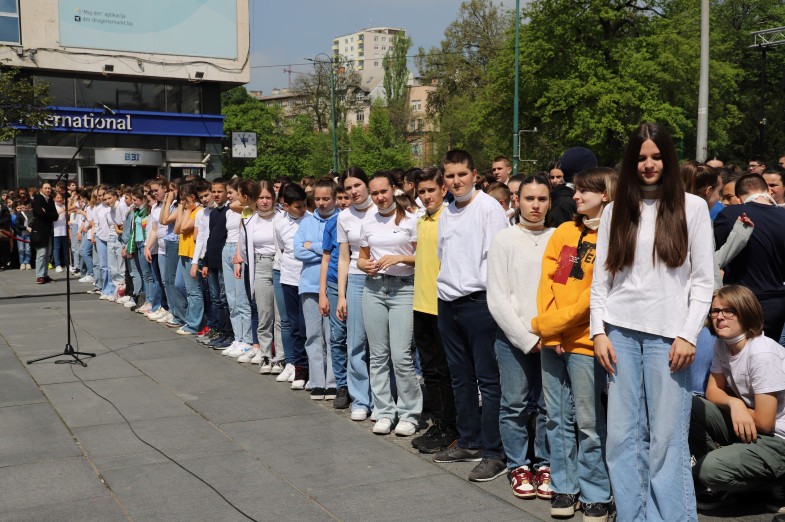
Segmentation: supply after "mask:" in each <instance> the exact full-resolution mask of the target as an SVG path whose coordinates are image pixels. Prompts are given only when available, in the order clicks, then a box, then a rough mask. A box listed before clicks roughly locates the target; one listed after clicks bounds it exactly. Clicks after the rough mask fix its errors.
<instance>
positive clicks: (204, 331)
mask: <svg viewBox="0 0 785 522" xmlns="http://www.w3.org/2000/svg"><path fill="white" fill-rule="evenodd" d="M209 333H210V327H209V326H205V327H204V328H202V329H201V331H200V332H199V333H198V334H196V336H197V337H198V338H199V339H201V338H202V337H204V336H205V335H207V334H209Z"/></svg>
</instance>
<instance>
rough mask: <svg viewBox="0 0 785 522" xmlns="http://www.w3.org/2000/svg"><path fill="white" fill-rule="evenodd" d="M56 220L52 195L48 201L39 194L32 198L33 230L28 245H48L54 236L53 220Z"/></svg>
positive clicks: (34, 246)
mask: <svg viewBox="0 0 785 522" xmlns="http://www.w3.org/2000/svg"><path fill="white" fill-rule="evenodd" d="M55 221H57V208H56V207H55V200H54V198H53V197H50V198H49V201H47V200H46V198H44V196H42V195H41V194H36V195H35V197H34V198H33V225H32V226H31V227H30V228H32V229H33V232H32V233H31V234H30V246H32V247H33V248H43V247H46V246H47V245H49V240H50V238H52V237H53V236H54V222H55Z"/></svg>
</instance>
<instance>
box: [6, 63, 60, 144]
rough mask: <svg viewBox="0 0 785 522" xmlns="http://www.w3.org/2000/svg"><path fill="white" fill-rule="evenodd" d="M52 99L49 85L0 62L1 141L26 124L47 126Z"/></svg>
mask: <svg viewBox="0 0 785 522" xmlns="http://www.w3.org/2000/svg"><path fill="white" fill-rule="evenodd" d="M50 101H51V98H50V97H49V85H48V84H45V83H40V82H33V80H32V78H30V77H23V76H22V75H21V72H20V70H19V69H18V68H16V67H9V66H7V65H3V64H2V63H0V141H8V140H12V139H13V138H14V137H15V136H16V135H18V134H19V133H20V132H22V129H19V128H16V127H14V125H18V126H22V127H27V128H42V127H45V126H46V118H47V117H48V116H49V114H50V113H49V111H48V110H47V109H46V106H47V105H48V104H49V102H50Z"/></svg>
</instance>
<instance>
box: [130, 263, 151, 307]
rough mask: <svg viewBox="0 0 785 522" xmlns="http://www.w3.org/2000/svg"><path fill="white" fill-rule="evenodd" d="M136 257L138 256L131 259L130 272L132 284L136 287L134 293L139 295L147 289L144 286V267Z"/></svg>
mask: <svg viewBox="0 0 785 522" xmlns="http://www.w3.org/2000/svg"><path fill="white" fill-rule="evenodd" d="M136 258H137V256H134V257H132V258H130V259H129V261H130V263H128V272H129V273H130V274H131V284H132V285H133V287H134V290H133V293H134V295H139V294H141V293H143V292H146V291H147V290H146V289H145V287H144V280H143V279H142V268H141V266H140V263H139V261H138V260H137V259H136ZM145 297H146V296H145Z"/></svg>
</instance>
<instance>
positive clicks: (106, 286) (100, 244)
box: [95, 238, 115, 296]
mask: <svg viewBox="0 0 785 522" xmlns="http://www.w3.org/2000/svg"><path fill="white" fill-rule="evenodd" d="M95 247H96V249H97V250H98V260H99V261H98V266H99V269H100V270H101V277H100V279H96V281H100V282H101V283H100V285H99V289H100V290H101V293H102V294H104V295H111V296H114V290H115V287H114V282H112V273H111V271H110V269H109V243H108V242H106V241H104V240H103V239H98V238H96V240H95Z"/></svg>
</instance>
